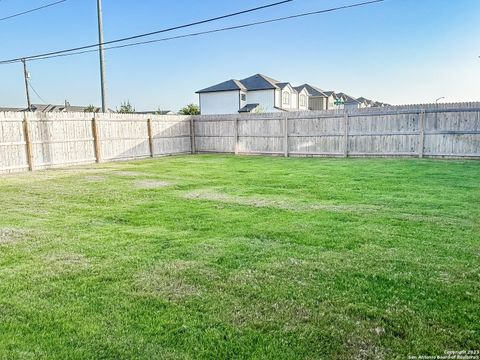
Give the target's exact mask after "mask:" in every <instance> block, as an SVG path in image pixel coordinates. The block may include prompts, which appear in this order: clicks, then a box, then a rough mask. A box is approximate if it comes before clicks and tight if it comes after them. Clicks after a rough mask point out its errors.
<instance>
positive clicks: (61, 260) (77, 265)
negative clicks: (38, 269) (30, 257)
mask: <svg viewBox="0 0 480 360" xmlns="http://www.w3.org/2000/svg"><path fill="white" fill-rule="evenodd" d="M44 260H45V263H46V265H47V267H48V270H49V272H51V273H52V274H53V275H58V274H63V273H70V272H77V271H81V270H85V269H87V268H89V267H90V262H89V261H88V259H87V258H86V257H85V256H84V255H82V254H78V253H70V252H62V253H53V254H49V255H47V256H45V259H44Z"/></svg>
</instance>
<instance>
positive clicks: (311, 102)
mask: <svg viewBox="0 0 480 360" xmlns="http://www.w3.org/2000/svg"><path fill="white" fill-rule="evenodd" d="M295 89H296V90H297V91H301V90H305V91H306V93H307V103H308V108H307V109H306V110H335V109H338V108H339V107H338V105H337V104H336V103H335V101H336V97H335V92H334V91H324V90H322V89H320V88H318V87H316V86H313V85H310V84H303V85H300V86H297V87H295Z"/></svg>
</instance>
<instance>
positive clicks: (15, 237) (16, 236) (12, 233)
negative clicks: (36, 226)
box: [0, 228, 27, 246]
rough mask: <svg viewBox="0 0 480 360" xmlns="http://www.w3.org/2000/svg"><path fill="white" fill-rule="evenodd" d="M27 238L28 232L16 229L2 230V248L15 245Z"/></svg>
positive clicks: (0, 240)
mask: <svg viewBox="0 0 480 360" xmlns="http://www.w3.org/2000/svg"><path fill="white" fill-rule="evenodd" d="M26 236H27V231H25V230H21V229H15V228H0V246H2V245H15V244H17V243H19V242H21V241H22V240H24V239H25V238H26Z"/></svg>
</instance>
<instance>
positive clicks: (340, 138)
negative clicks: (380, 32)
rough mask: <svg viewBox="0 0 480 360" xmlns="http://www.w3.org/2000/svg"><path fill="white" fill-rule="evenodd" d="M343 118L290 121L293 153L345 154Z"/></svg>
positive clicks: (290, 146) (291, 152)
mask: <svg viewBox="0 0 480 360" xmlns="http://www.w3.org/2000/svg"><path fill="white" fill-rule="evenodd" d="M344 133H345V122H344V121H343V118H339V117H336V118H326V117H318V118H302V117H299V118H293V119H290V120H289V121H288V136H289V153H290V154H291V155H326V156H339V155H343V149H344V147H345V141H344Z"/></svg>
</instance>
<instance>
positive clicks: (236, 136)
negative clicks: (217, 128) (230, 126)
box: [235, 117, 239, 155]
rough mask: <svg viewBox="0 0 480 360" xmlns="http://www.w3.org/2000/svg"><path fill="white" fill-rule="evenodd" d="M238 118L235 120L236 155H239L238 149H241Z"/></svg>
mask: <svg viewBox="0 0 480 360" xmlns="http://www.w3.org/2000/svg"><path fill="white" fill-rule="evenodd" d="M238 120H239V119H238V117H236V118H235V155H238V149H239V144H238V142H239V136H238V135H239V134H238Z"/></svg>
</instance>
